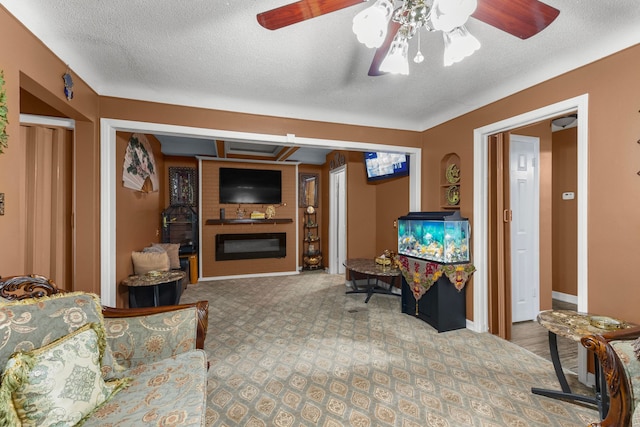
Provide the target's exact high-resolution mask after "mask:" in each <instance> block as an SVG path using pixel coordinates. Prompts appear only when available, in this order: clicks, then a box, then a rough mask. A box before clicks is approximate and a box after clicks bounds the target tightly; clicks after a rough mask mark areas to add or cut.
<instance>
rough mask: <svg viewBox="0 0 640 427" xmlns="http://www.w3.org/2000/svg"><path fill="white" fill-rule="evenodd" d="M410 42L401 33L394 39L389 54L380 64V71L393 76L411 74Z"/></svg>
mask: <svg viewBox="0 0 640 427" xmlns="http://www.w3.org/2000/svg"><path fill="white" fill-rule="evenodd" d="M408 50H409V42H408V41H407V38H406V37H405V36H402V35H400V34H399V33H398V34H397V35H396V36H395V38H394V39H393V42H392V43H391V47H390V48H389V53H388V54H387V56H386V57H385V58H384V60H383V61H382V64H380V71H382V72H383V73H391V74H402V75H405V76H406V75H408V74H409V57H408V55H407V52H408Z"/></svg>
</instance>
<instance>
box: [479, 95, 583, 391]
mask: <svg viewBox="0 0 640 427" xmlns="http://www.w3.org/2000/svg"><path fill="white" fill-rule="evenodd" d="M570 113H577V114H578V117H579V118H580V120H579V121H578V125H577V193H578V194H579V195H580V197H579V198H578V199H577V239H576V245H577V248H576V250H577V271H576V276H577V283H578V291H577V309H578V311H588V298H587V297H588V277H587V273H588V271H587V242H588V230H587V198H588V190H587V185H588V179H587V178H588V170H587V168H588V162H587V152H588V150H587V148H588V146H587V145H588V134H587V129H588V95H586V94H585V95H580V96H578V97H575V98H571V99H567V100H565V101H561V102H558V103H555V104H552V105H549V106H546V107H543V108H540V109H537V110H534V111H530V112H528V113H524V114H521V115H518V116H514V117H511V118H508V119H505V120H502V121H500V122H496V123H492V124H490V125H487V126H484V127H482V128H478V129H475V130H474V230H473V239H474V243H473V249H474V264H475V265H476V267H477V271H476V273H475V274H474V294H473V299H474V300H473V307H474V320H473V322H472V324H471V325H472V329H473V330H475V331H477V332H488V331H489V316H490V315H493V313H490V312H489V305H490V304H489V297H490V296H489V280H488V273H487V272H488V268H489V264H490V260H489V258H488V249H489V246H488V244H489V226H490V221H491V218H490V217H489V202H488V197H489V186H488V182H489V141H490V137H491V135H495V134H499V133H501V132H508V131H510V130H512V129H517V128H521V127H524V126H527V125H531V124H534V123H537V122H540V121H545V120H549V119H552V118H554V117H558V116H561V115H566V114H570ZM500 316H503V319H504V318H506V317H505V314H504V313H500ZM503 321H504V320H503ZM578 364H579V366H580V369H579V374H580V376H581V379H580V380H581V381H582V382H586V352H585V353H584V354H581V355H579V360H578Z"/></svg>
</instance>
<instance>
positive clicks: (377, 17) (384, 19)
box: [352, 0, 393, 48]
mask: <svg viewBox="0 0 640 427" xmlns="http://www.w3.org/2000/svg"><path fill="white" fill-rule="evenodd" d="M392 12H393V2H392V1H389V0H377V1H376V2H375V3H374V4H373V6H371V7H368V8H366V9H364V10H362V11H360V12H359V13H358V14H357V15H356V16H354V17H353V26H352V29H353V32H354V33H355V35H356V37H357V38H358V41H359V42H360V43H362V44H364V45H365V46H367V47H369V48H372V47H374V48H379V47H380V46H382V43H383V42H384V39H385V38H386V37H387V27H388V26H389V20H390V19H391V14H392Z"/></svg>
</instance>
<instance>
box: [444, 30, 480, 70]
mask: <svg viewBox="0 0 640 427" xmlns="http://www.w3.org/2000/svg"><path fill="white" fill-rule="evenodd" d="M442 36H443V37H444V65H445V67H448V66H450V65H453V64H454V63H456V62H460V61H462V60H463V59H464V58H466V57H467V56H471V55H473V52H475V51H476V50H478V49H480V42H479V41H478V39H477V38H475V37H474V36H473V35H471V33H469V31H468V30H467V28H466V27H465V26H464V25H463V26H461V27H458V28H455V29H454V30H453V31H449V32H443V33H442Z"/></svg>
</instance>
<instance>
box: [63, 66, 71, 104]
mask: <svg viewBox="0 0 640 427" xmlns="http://www.w3.org/2000/svg"><path fill="white" fill-rule="evenodd" d="M62 81H64V96H66V97H67V101H71V100H72V99H73V78H72V77H71V74H69V71H67V72H66V73H64V75H63V76H62Z"/></svg>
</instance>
